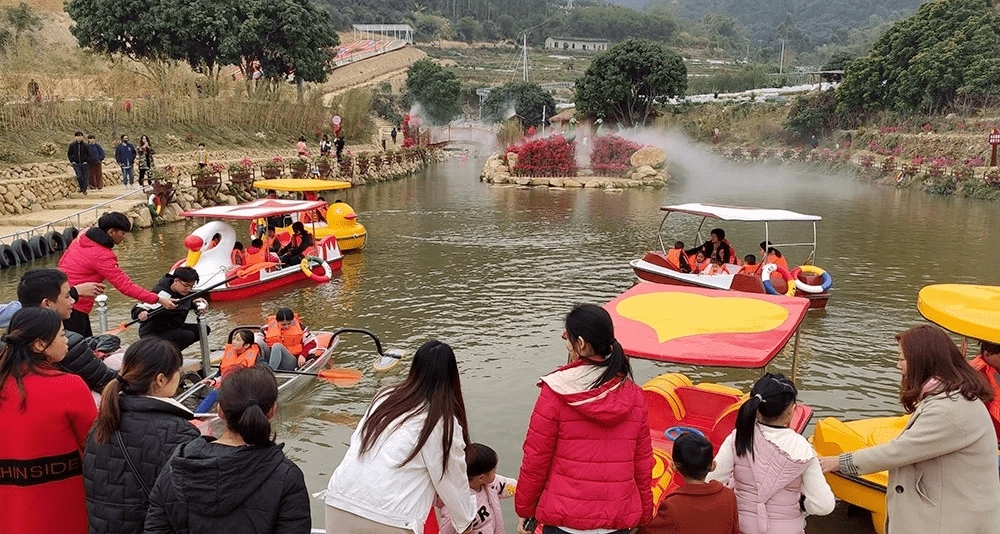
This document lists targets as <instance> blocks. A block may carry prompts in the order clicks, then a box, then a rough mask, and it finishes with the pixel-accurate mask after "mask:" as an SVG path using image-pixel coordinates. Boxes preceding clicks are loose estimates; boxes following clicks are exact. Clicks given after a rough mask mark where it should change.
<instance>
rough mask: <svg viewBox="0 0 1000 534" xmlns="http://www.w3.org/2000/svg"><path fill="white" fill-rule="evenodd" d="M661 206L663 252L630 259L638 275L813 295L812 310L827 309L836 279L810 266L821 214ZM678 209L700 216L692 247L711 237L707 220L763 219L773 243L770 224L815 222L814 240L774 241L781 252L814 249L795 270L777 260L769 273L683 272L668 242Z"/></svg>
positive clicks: (749, 290)
mask: <svg viewBox="0 0 1000 534" xmlns="http://www.w3.org/2000/svg"><path fill="white" fill-rule="evenodd" d="M660 210H662V211H664V212H666V213H665V214H664V216H663V220H662V221H661V222H660V227H659V229H658V230H657V239H658V240H659V245H660V250H653V251H649V252H647V253H646V254H645V255H644V256H643V257H642V258H640V259H636V260H632V261H631V262H629V265H631V266H632V269H633V270H634V271H635V274H636V276H638V277H639V278H641V279H642V280H646V281H648V282H655V283H658V284H670V285H679V286H688V287H704V288H708V289H722V290H730V291H743V292H747V293H769V294H772V295H786V296H796V297H803V298H807V299H809V307H810V308H817V309H819V308H825V307H826V303H827V301H828V300H829V299H830V293H829V290H830V287H831V286H832V285H833V278H832V277H831V275H830V274H829V273H827V272H826V271H824V270H823V269H821V268H819V267H817V266H815V265H812V264H811V262H813V261H814V260H815V257H816V223H817V222H819V221H821V220H822V217H820V216H818V215H806V214H803V213H796V212H794V211H788V210H779V209H763V208H749V207H737V206H720V205H715V204H697V203H692V204H680V205H673V206H662V207H661V208H660ZM673 213H685V214H690V215H695V216H699V217H701V223H700V224H699V225H698V230H697V232H696V234H695V243H693V244H691V243H688V246H689V248H692V247H694V246H697V245H700V244H701V243H704V242H705V241H706V240H705V239H704V238H703V235H702V229H703V227H704V226H705V221H707V220H708V219H717V220H722V221H740V222H758V223H764V235H763V236H762V237H763V239H762V241H764V242H768V241H771V239H770V227H769V225H770V223H773V222H805V223H812V233H813V238H812V241H811V242H803V243H773V244H772V246H773V247H775V248H777V249H779V250H783V249H784V248H787V247H808V248H809V249H810V252H809V254H808V256H807V257H806V259H805V261H804V262H803V265H801V266H799V267H796V268H795V269H792V270H790V271H789V270H788V269H785V268H783V267H780V266H778V265H775V264H764V265H763V267H762V270H761V273H762V274H763V275H764V276H751V275H746V274H738V271H739V270H740V267H739V266H738V265H733V264H727V265H726V268H727V270H728V271H729V272H730V273H733V274H712V275H709V274H691V273H684V272H681V271H680V270H679V269H680V267H679V265H677V263H676V262H675V261H674V260H672V259H671V258H670V253H669V252H668V250H669V248H668V247H667V246H666V245H665V243H664V240H663V230H664V227H665V226H666V224H667V219H668V217H670V215H671V214H673ZM671 220H672V219H671ZM668 242H669V243H670V245H673V241H672V240H671V241H668ZM757 245H758V243H756V242H755V243H754V245H753V250H754V252H755V253H756V252H757ZM761 261H762V262H763V258H761ZM769 265H770V266H769Z"/></svg>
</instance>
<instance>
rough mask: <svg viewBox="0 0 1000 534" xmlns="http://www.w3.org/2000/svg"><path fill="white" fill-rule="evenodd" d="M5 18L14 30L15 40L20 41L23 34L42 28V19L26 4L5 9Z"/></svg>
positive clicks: (22, 3)
mask: <svg viewBox="0 0 1000 534" xmlns="http://www.w3.org/2000/svg"><path fill="white" fill-rule="evenodd" d="M4 18H5V19H7V22H8V23H9V24H10V26H11V27H12V28H14V39H20V38H21V34H22V33H23V32H30V31H34V30H40V29H41V28H42V19H41V18H40V17H39V16H38V14H37V13H35V10H33V9H31V7H30V6H29V5H28V4H26V3H25V2H21V3H20V4H18V5H16V6H9V7H7V8H6V9H4Z"/></svg>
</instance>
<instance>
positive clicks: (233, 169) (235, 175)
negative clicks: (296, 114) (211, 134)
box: [229, 158, 254, 184]
mask: <svg viewBox="0 0 1000 534" xmlns="http://www.w3.org/2000/svg"><path fill="white" fill-rule="evenodd" d="M253 167H254V165H253V161H251V160H250V158H243V159H241V160H240V161H238V162H236V163H230V164H229V181H230V182H232V183H234V184H247V183H253Z"/></svg>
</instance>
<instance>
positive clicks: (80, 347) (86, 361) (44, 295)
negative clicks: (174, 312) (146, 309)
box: [17, 269, 121, 393]
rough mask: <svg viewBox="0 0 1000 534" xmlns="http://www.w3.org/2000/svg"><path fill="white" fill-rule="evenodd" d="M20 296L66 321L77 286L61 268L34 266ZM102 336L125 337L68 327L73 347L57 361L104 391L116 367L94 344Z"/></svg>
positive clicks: (94, 388)
mask: <svg viewBox="0 0 1000 534" xmlns="http://www.w3.org/2000/svg"><path fill="white" fill-rule="evenodd" d="M91 283H93V282H91ZM17 299H18V300H19V301H20V304H21V306H23V307H25V308H48V309H50V310H54V311H56V312H57V313H58V314H59V317H60V318H62V320H63V321H64V323H63V324H65V321H66V319H68V318H69V317H70V315H71V313H72V312H73V303H74V302H75V299H74V298H73V288H70V287H69V282H68V281H67V279H66V274H65V273H63V272H62V271H60V270H59V269H32V270H30V271H28V272H26V273H24V274H22V275H21V280H20V282H18V284H17ZM98 338H108V339H109V340H110V341H113V342H115V343H117V345H118V346H120V345H121V340H120V339H118V338H116V337H115V336H96V337H83V336H81V335H80V334H78V333H76V332H71V331H69V330H67V331H66V339H67V341H68V343H69V349H68V350H67V351H66V357H65V358H63V359H62V360H61V361H59V363H58V364H56V366H57V367H58V368H59V369H61V370H63V371H68V372H70V373H73V374H75V375H77V376H79V377H80V378H82V379H83V381H84V382H86V384H87V386H88V387H89V388H90V389H91V390H92V391H94V392H96V393H100V392H102V391H104V386H105V385H107V383H108V382H110V381H112V380H114V378H115V371H114V370H113V369H111V368H110V367H108V366H107V365H106V364H105V363H104V361H103V360H101V358H98V357H97V355H95V354H94V349H92V348H91V342H92V341H93V340H95V339H98ZM95 344H96V343H95Z"/></svg>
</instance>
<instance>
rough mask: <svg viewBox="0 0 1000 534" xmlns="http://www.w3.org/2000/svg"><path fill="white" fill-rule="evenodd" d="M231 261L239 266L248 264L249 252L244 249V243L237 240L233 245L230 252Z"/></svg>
mask: <svg viewBox="0 0 1000 534" xmlns="http://www.w3.org/2000/svg"><path fill="white" fill-rule="evenodd" d="M229 261H230V262H231V263H232V264H233V265H234V266H237V267H239V266H243V265H246V264H247V253H246V252H245V251H244V250H243V243H240V242H239V241H237V242H236V243H235V244H234V245H233V251H232V252H230V253H229Z"/></svg>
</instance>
